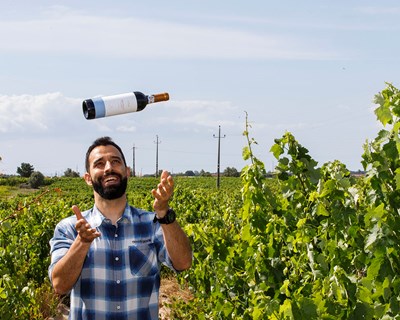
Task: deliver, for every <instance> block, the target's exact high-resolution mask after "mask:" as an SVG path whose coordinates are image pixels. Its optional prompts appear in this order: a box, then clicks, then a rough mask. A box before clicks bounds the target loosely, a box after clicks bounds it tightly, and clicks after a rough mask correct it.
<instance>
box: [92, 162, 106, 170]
mask: <svg viewBox="0 0 400 320" xmlns="http://www.w3.org/2000/svg"><path fill="white" fill-rule="evenodd" d="M93 167H94V168H98V169H99V168H103V167H104V162H103V161H97V162H95V163H94V164H93Z"/></svg>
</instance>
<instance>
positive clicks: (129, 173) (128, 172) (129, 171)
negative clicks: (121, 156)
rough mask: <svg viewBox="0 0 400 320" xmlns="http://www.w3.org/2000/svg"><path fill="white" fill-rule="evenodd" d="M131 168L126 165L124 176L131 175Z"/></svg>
mask: <svg viewBox="0 0 400 320" xmlns="http://www.w3.org/2000/svg"><path fill="white" fill-rule="evenodd" d="M131 172H132V171H131V168H130V167H126V176H127V177H130V176H131Z"/></svg>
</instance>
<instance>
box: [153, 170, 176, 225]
mask: <svg viewBox="0 0 400 320" xmlns="http://www.w3.org/2000/svg"><path fill="white" fill-rule="evenodd" d="M173 192H174V180H173V179H172V176H171V175H170V174H169V172H168V171H163V172H162V174H161V179H160V183H159V184H158V186H157V189H153V190H151V193H152V195H153V197H154V202H153V208H154V211H155V212H156V214H157V217H158V218H163V217H164V216H165V215H166V214H167V211H168V209H169V206H168V201H169V200H170V199H171V197H172V194H173Z"/></svg>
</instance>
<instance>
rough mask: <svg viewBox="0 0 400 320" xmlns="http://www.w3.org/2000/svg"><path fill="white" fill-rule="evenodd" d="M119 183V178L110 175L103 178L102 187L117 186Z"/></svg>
mask: <svg viewBox="0 0 400 320" xmlns="http://www.w3.org/2000/svg"><path fill="white" fill-rule="evenodd" d="M119 181H120V178H119V177H118V176H115V175H110V176H107V177H105V178H103V184H104V186H109V185H114V184H118V183H119Z"/></svg>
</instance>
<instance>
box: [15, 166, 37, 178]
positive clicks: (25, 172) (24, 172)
mask: <svg viewBox="0 0 400 320" xmlns="http://www.w3.org/2000/svg"><path fill="white" fill-rule="evenodd" d="M33 171H35V168H34V167H33V166H32V165H31V164H29V163H25V162H23V163H21V166H20V167H18V168H17V173H18V174H19V175H20V176H21V177H24V178H29V177H30V176H31V174H32V173H33Z"/></svg>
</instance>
